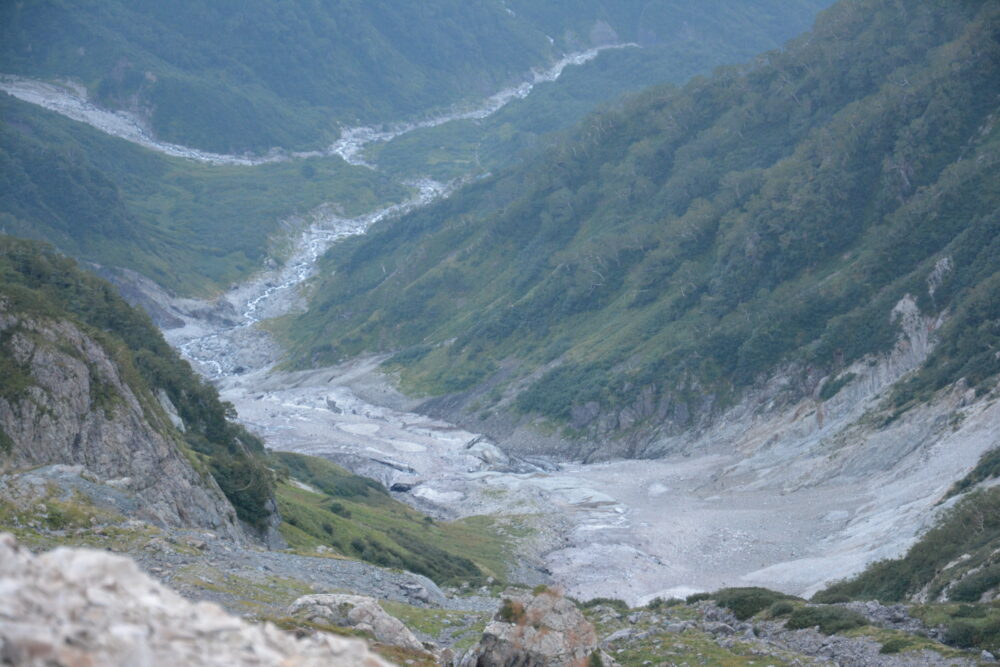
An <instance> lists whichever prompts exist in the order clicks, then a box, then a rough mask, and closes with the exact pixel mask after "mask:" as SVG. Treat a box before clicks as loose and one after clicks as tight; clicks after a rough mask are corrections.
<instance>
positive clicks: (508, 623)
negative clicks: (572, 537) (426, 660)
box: [458, 589, 612, 667]
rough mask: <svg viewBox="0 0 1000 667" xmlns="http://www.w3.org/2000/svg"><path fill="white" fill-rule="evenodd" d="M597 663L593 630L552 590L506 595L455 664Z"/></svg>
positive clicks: (541, 666)
mask: <svg viewBox="0 0 1000 667" xmlns="http://www.w3.org/2000/svg"><path fill="white" fill-rule="evenodd" d="M594 655H597V656H599V657H600V658H601V663H600V664H610V663H611V662H612V661H611V660H610V658H607V657H606V656H603V655H602V654H601V653H600V648H599V645H598V639H597V634H596V632H595V631H594V626H593V625H592V624H591V623H590V621H588V620H587V619H586V618H584V617H583V614H581V613H580V610H579V609H577V608H576V605H574V604H573V603H572V602H570V601H569V600H567V599H566V598H565V597H563V596H562V595H561V594H560V593H558V592H557V591H554V590H551V589H548V590H545V591H543V592H542V593H540V594H538V595H534V596H533V595H530V594H529V595H525V594H523V593H514V594H511V593H507V594H505V596H504V602H503V606H502V607H501V608H500V611H499V612H497V615H496V616H495V617H494V619H493V621H492V622H491V623H490V624H489V625H487V626H486V630H485V632H484V633H483V638H482V640H480V642H479V644H478V645H477V646H475V647H473V648H472V649H470V650H469V652H468V653H466V654H465V655H464V656H462V658H461V660H460V661H459V663H458V664H459V665H461V667H473V666H475V667H513V666H514V665H517V666H518V667H562V666H567V667H568V666H570V665H584V664H586V663H587V661H588V660H590V659H591V657H592V656H594Z"/></svg>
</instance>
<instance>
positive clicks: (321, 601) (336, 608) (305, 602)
mask: <svg viewBox="0 0 1000 667" xmlns="http://www.w3.org/2000/svg"><path fill="white" fill-rule="evenodd" d="M288 613H289V615H291V616H296V617H299V618H303V619H305V620H307V621H311V622H313V623H329V624H330V625H337V626H340V627H345V628H356V629H358V630H361V631H363V632H370V633H371V634H372V635H373V636H374V637H375V639H376V640H378V641H380V642H382V643H385V644H391V645H392V646H401V647H403V648H406V649H409V650H411V651H423V650H424V646H423V644H421V643H420V640H419V639H417V638H416V637H415V636H414V635H413V633H412V632H410V629H409V628H407V627H406V626H405V625H403V623H402V622H401V621H400V620H398V619H396V618H393V617H392V616H390V615H389V614H387V613H385V611H384V610H383V609H382V607H380V606H379V604H378V601H377V600H375V599H374V598H370V597H365V596H363V595H340V594H328V595H306V596H304V597H301V598H299V599H298V600H296V601H295V602H293V603H292V605H291V606H290V607H289V608H288Z"/></svg>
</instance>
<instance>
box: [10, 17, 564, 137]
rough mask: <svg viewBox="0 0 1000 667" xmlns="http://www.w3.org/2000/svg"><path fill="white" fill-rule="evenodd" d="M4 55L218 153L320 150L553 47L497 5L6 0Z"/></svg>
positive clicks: (15, 65)
mask: <svg viewBox="0 0 1000 667" xmlns="http://www.w3.org/2000/svg"><path fill="white" fill-rule="evenodd" d="M0 25H3V26H4V28H3V39H2V40H0V42H2V43H3V44H4V47H3V51H2V52H0V61H2V62H3V63H4V64H5V67H6V68H10V69H11V71H12V72H13V73H17V74H27V75H31V76H47V77H59V76H71V77H74V78H76V79H80V80H82V81H84V82H85V83H86V84H87V86H88V87H89V88H91V89H92V90H93V91H95V92H96V94H97V96H98V99H99V100H101V101H102V102H104V103H110V104H114V105H115V106H121V107H126V108H131V109H134V110H137V111H141V112H144V114H145V115H147V116H148V117H149V120H150V123H151V125H152V127H153V129H154V130H155V131H156V133H157V134H158V135H160V136H161V137H162V138H164V139H167V140H170V141H176V142H178V143H186V144H190V145H195V146H198V147H201V148H205V149H209V150H216V151H221V152H239V151H243V150H254V151H261V150H267V149H268V148H270V147H272V146H284V147H287V148H294V147H303V146H309V147H319V146H322V145H324V143H323V142H324V141H325V142H326V143H327V144H328V143H329V142H330V140H332V138H333V137H335V136H336V135H335V131H334V122H335V121H336V120H348V121H349V120H365V121H377V120H393V119H397V118H399V117H400V116H404V115H410V114H413V113H416V112H419V111H421V110H423V109H426V108H429V107H436V106H442V105H447V104H449V103H451V102H454V101H456V100H457V99H459V98H461V97H465V96H469V95H470V94H474V93H477V92H478V93H489V92H492V91H493V90H495V89H497V88H500V87H501V84H503V83H506V82H508V81H509V80H510V79H512V78H513V77H516V76H519V75H521V74H522V73H523V72H526V71H528V70H529V69H530V68H531V67H533V66H535V65H538V64H541V63H543V62H545V61H546V60H547V59H548V58H549V57H551V55H552V54H553V49H552V46H551V45H550V44H549V42H548V40H546V39H545V37H544V35H542V34H541V33H540V32H538V31H537V30H535V29H533V28H532V27H531V26H530V25H527V24H526V23H525V22H524V21H520V20H517V19H516V18H515V17H512V16H510V15H509V14H508V13H507V12H505V11H504V9H503V7H502V5H501V3H499V2H487V3H473V4H470V3H465V2H460V1H457V0H434V1H433V2H430V3H419V4H414V3H411V2H403V1H400V0H388V1H387V2H380V3H364V2H344V1H338V2H333V1H331V2H309V1H306V0H295V1H293V2H286V3H279V4H275V3H270V2H262V1H254V2H249V3H247V2H244V3H238V4H230V5H218V4H213V5H205V4H204V3H200V2H191V1H183V2H174V3H170V4H169V5H165V4H163V3H158V2H151V1H144V2H138V3H136V2H120V1H118V0H113V1H110V2H101V3H98V4H94V3H89V4H88V3H78V2H72V1H62V0H60V1H49V2H32V3H8V4H5V5H4V7H3V10H2V14H0Z"/></svg>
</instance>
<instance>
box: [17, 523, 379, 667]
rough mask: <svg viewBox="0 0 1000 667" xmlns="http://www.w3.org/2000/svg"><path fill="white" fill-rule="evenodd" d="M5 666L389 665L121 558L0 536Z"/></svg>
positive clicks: (353, 643) (357, 647)
mask: <svg viewBox="0 0 1000 667" xmlns="http://www.w3.org/2000/svg"><path fill="white" fill-rule="evenodd" d="M0 590H2V591H3V595H0V664H14V665H23V666H25V667H36V666H38V667H41V666H42V665H44V666H45V667H51V666H65V667H69V666H77V665H80V666H83V665H121V666H125V665H128V666H134V667H146V666H155V665H170V666H174V665H196V664H197V665H218V666H219V667H223V666H225V667H230V666H234V665H275V666H278V665H281V666H289V665H295V666H296V667H312V666H315V667H319V666H320V665H357V666H364V667H383V666H385V665H387V663H385V662H384V661H382V660H381V659H380V658H378V657H377V656H375V655H373V654H372V653H371V652H369V650H368V648H367V647H366V646H365V644H364V643H363V642H361V641H358V640H352V639H344V638H341V637H333V636H329V635H322V636H317V637H311V638H306V639H296V638H295V637H293V636H291V635H289V634H287V633H285V632H282V631H281V630H279V629H277V628H276V627H274V626H273V625H270V624H264V625H252V624H249V623H247V622H245V621H243V620H241V619H238V618H236V617H233V616H229V615H228V614H226V613H225V612H224V611H223V610H222V609H221V608H219V607H217V606H216V605H214V604H210V603H205V602H202V603H197V604H194V603H191V602H188V601H187V600H185V599H183V598H182V597H180V596H179V595H177V594H176V593H174V592H173V591H171V590H169V589H167V588H165V587H164V586H162V585H160V584H159V583H157V582H155V581H154V580H152V579H151V578H149V577H148V576H146V575H145V574H143V573H142V572H140V571H139V569H138V568H137V567H136V565H135V563H133V562H132V561H131V560H129V559H127V558H123V557H121V556H113V555H109V554H106V553H104V552H100V551H90V550H84V549H57V550H55V551H52V552H49V553H47V554H44V555H41V556H34V555H32V554H31V553H29V552H28V551H26V550H24V549H22V548H20V547H19V546H18V545H17V543H16V542H15V541H14V538H13V537H11V536H10V535H0Z"/></svg>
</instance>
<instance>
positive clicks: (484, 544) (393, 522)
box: [271, 452, 526, 584]
mask: <svg viewBox="0 0 1000 667" xmlns="http://www.w3.org/2000/svg"><path fill="white" fill-rule="evenodd" d="M271 463H272V465H273V466H274V467H275V469H276V470H277V471H278V475H279V478H280V481H279V484H278V509H279V511H280V512H281V516H282V518H283V520H284V523H283V524H282V526H281V532H282V535H284V537H285V539H286V540H287V542H288V544H289V545H290V546H291V547H293V548H295V549H300V550H313V549H316V548H317V547H326V548H327V549H330V550H332V552H333V553H335V554H339V555H342V556H347V557H351V558H359V559H361V560H365V561H368V562H371V563H375V564H376V565H382V566H385V567H398V568H402V569H405V570H408V571H410V572H416V573H417V574H422V575H424V576H426V577H429V578H430V579H432V580H434V581H436V582H438V583H440V584H456V583H459V582H471V583H476V584H482V583H485V579H486V577H487V576H492V577H494V578H497V579H501V580H503V579H505V578H506V574H507V566H508V564H509V558H510V556H511V554H510V553H509V551H510V550H509V547H510V541H511V539H512V538H515V537H518V536H523V535H524V534H525V532H524V530H526V529H524V528H521V529H517V528H515V527H510V526H508V528H505V529H503V528H499V527H498V524H503V523H508V524H510V523H511V522H512V521H515V522H516V517H515V518H513V519H512V518H507V519H498V518H496V517H468V518H465V519H461V520H459V521H454V522H444V521H435V520H433V519H432V518H431V517H429V516H427V515H424V514H421V513H420V512H418V511H416V510H414V509H413V508H411V507H409V506H408V505H405V504H403V503H401V502H399V501H398V500H395V499H393V498H392V497H391V496H390V495H389V493H388V491H386V489H385V487H383V486H382V485H381V484H379V483H378V482H376V481H374V480H372V479H368V478H366V477H359V476H357V475H353V474H351V473H349V472H348V471H346V470H344V469H343V468H341V467H339V466H337V465H335V464H333V463H330V462H329V461H326V460H324V459H320V458H315V457H312V456H304V455H302V454H292V453H289V452H275V453H273V454H272V455H271ZM291 480H294V481H291Z"/></svg>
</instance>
